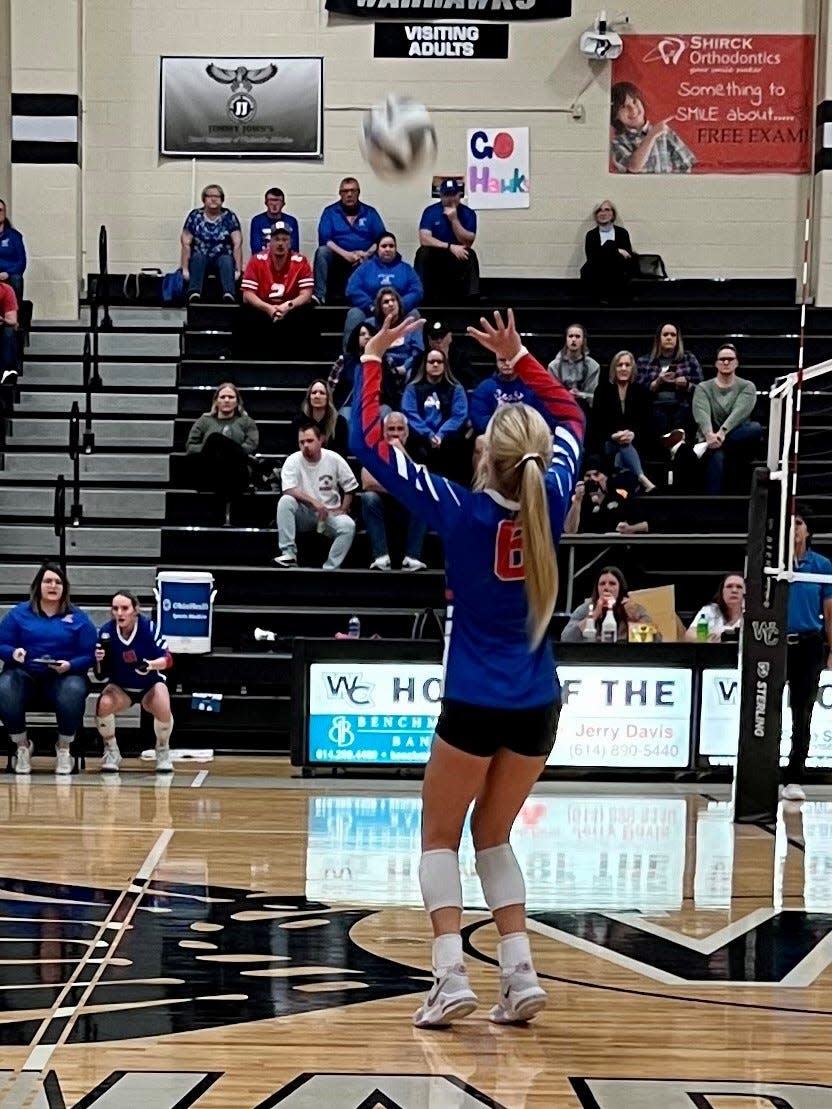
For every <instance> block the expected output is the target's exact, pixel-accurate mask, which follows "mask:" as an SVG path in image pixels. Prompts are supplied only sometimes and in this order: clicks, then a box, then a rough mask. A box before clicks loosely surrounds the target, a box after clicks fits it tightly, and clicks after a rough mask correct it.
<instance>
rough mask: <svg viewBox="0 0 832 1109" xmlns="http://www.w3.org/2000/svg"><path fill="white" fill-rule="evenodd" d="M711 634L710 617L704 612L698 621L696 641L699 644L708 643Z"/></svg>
mask: <svg viewBox="0 0 832 1109" xmlns="http://www.w3.org/2000/svg"><path fill="white" fill-rule="evenodd" d="M710 634H711V624H710V621H709V620H708V617H707V616H706V614H705V613H704V612H703V613H702V615H701V616H700V617H699V619H698V620H697V621H696V641H697V642H698V643H707V642H708V636H709V635H710Z"/></svg>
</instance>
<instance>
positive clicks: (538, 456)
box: [475, 404, 558, 650]
mask: <svg viewBox="0 0 832 1109" xmlns="http://www.w3.org/2000/svg"><path fill="white" fill-rule="evenodd" d="M485 438H486V448H485V450H484V452H483V455H482V458H481V459H480V465H479V468H478V472H477V479H476V481H475V488H478V489H484V488H486V487H489V488H493V489H495V490H496V491H497V492H498V493H501V494H502V495H503V496H504V497H507V498H509V499H510V500H513V501H519V504H520V510H519V513H518V522H519V524H520V526H521V528H522V531H523V567H524V577H525V588H526V601H527V604H528V609H529V612H528V619H527V630H528V636H529V644H530V646H531V648H532V650H534V649H535V648H537V647H538V646H539V645H540V643H541V641H542V640H543V639H544V638H545V636H546V634H547V632H548V630H549V621H550V620H551V619H552V613H553V612H554V609H555V600H556V598H557V592H558V564H557V558H556V557H555V544H554V539H553V536H552V528H551V524H550V523H549V503H548V497H547V495H546V481H545V476H544V471H545V470H546V469H547V467H548V465H549V462H550V460H551V457H552V433H551V431H550V430H549V427H548V425H547V423H546V421H545V420H544V419H543V417H542V416H541V415H540V413H539V412H537V411H536V410H535V409H533V408H530V407H529V406H528V405H525V404H506V405H503V406H502V407H500V408H498V409H497V411H496V412H495V413H494V415H493V416H492V417H491V420H490V422H489V424H488V428H487V429H486V433H485Z"/></svg>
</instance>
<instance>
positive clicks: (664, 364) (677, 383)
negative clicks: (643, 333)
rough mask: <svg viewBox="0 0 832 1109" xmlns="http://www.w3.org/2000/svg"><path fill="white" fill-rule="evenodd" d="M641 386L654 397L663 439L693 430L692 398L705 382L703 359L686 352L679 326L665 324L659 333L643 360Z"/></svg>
mask: <svg viewBox="0 0 832 1109" xmlns="http://www.w3.org/2000/svg"><path fill="white" fill-rule="evenodd" d="M636 368H637V370H638V379H637V380H638V383H639V385H643V386H644V387H645V388H646V389H649V390H650V392H651V393H652V394H653V427H654V428H655V430H656V434H657V435H659V436H662V435H666V434H667V433H668V432H671V431H673V430H674V429H675V428H682V430H690V429H691V427H692V423H693V418H692V416H691V399H692V397H693V391H694V389H695V388H696V386H697V385H698V384H699V382H700V381H701V380H702V367H701V366H700V365H699V359H698V358H697V357H696V355H695V354H693V353H692V352H691V351H689V350H685V344H684V341H683V339H682V333H681V331H680V330H679V328H678V327H677V326H676V324H675V323H663V324H662V325H661V326H660V327H659V328H658V330H657V331H656V337H655V339H654V340H653V349H652V350H651V351H650V353H649V354H643V355H642V356H641V358H639V360H638V363H637V366H636Z"/></svg>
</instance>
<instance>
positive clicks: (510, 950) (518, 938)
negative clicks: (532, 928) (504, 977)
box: [497, 932, 532, 973]
mask: <svg viewBox="0 0 832 1109" xmlns="http://www.w3.org/2000/svg"><path fill="white" fill-rule="evenodd" d="M497 958H498V960H499V963H500V970H501V971H503V973H510V972H511V971H513V970H514V968H515V967H517V966H519V965H520V963H531V961H532V949H531V947H530V945H529V937H528V934H527V933H526V932H511V933H510V934H509V935H508V936H503V937H502V939H501V940H500V942H499V943H498V944H497Z"/></svg>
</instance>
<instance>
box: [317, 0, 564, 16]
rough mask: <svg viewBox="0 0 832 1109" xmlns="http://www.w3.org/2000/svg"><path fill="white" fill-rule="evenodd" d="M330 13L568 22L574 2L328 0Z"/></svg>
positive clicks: (544, 0)
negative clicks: (564, 20) (557, 20)
mask: <svg viewBox="0 0 832 1109" xmlns="http://www.w3.org/2000/svg"><path fill="white" fill-rule="evenodd" d="M326 10H327V11H329V12H334V13H336V14H337V15H352V16H358V17H359V18H364V19H409V20H412V19H414V18H416V19H464V18H465V17H466V16H473V17H475V18H476V19H500V20H505V19H510V20H514V19H567V18H568V17H569V16H570V15H571V14H572V0H326Z"/></svg>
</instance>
